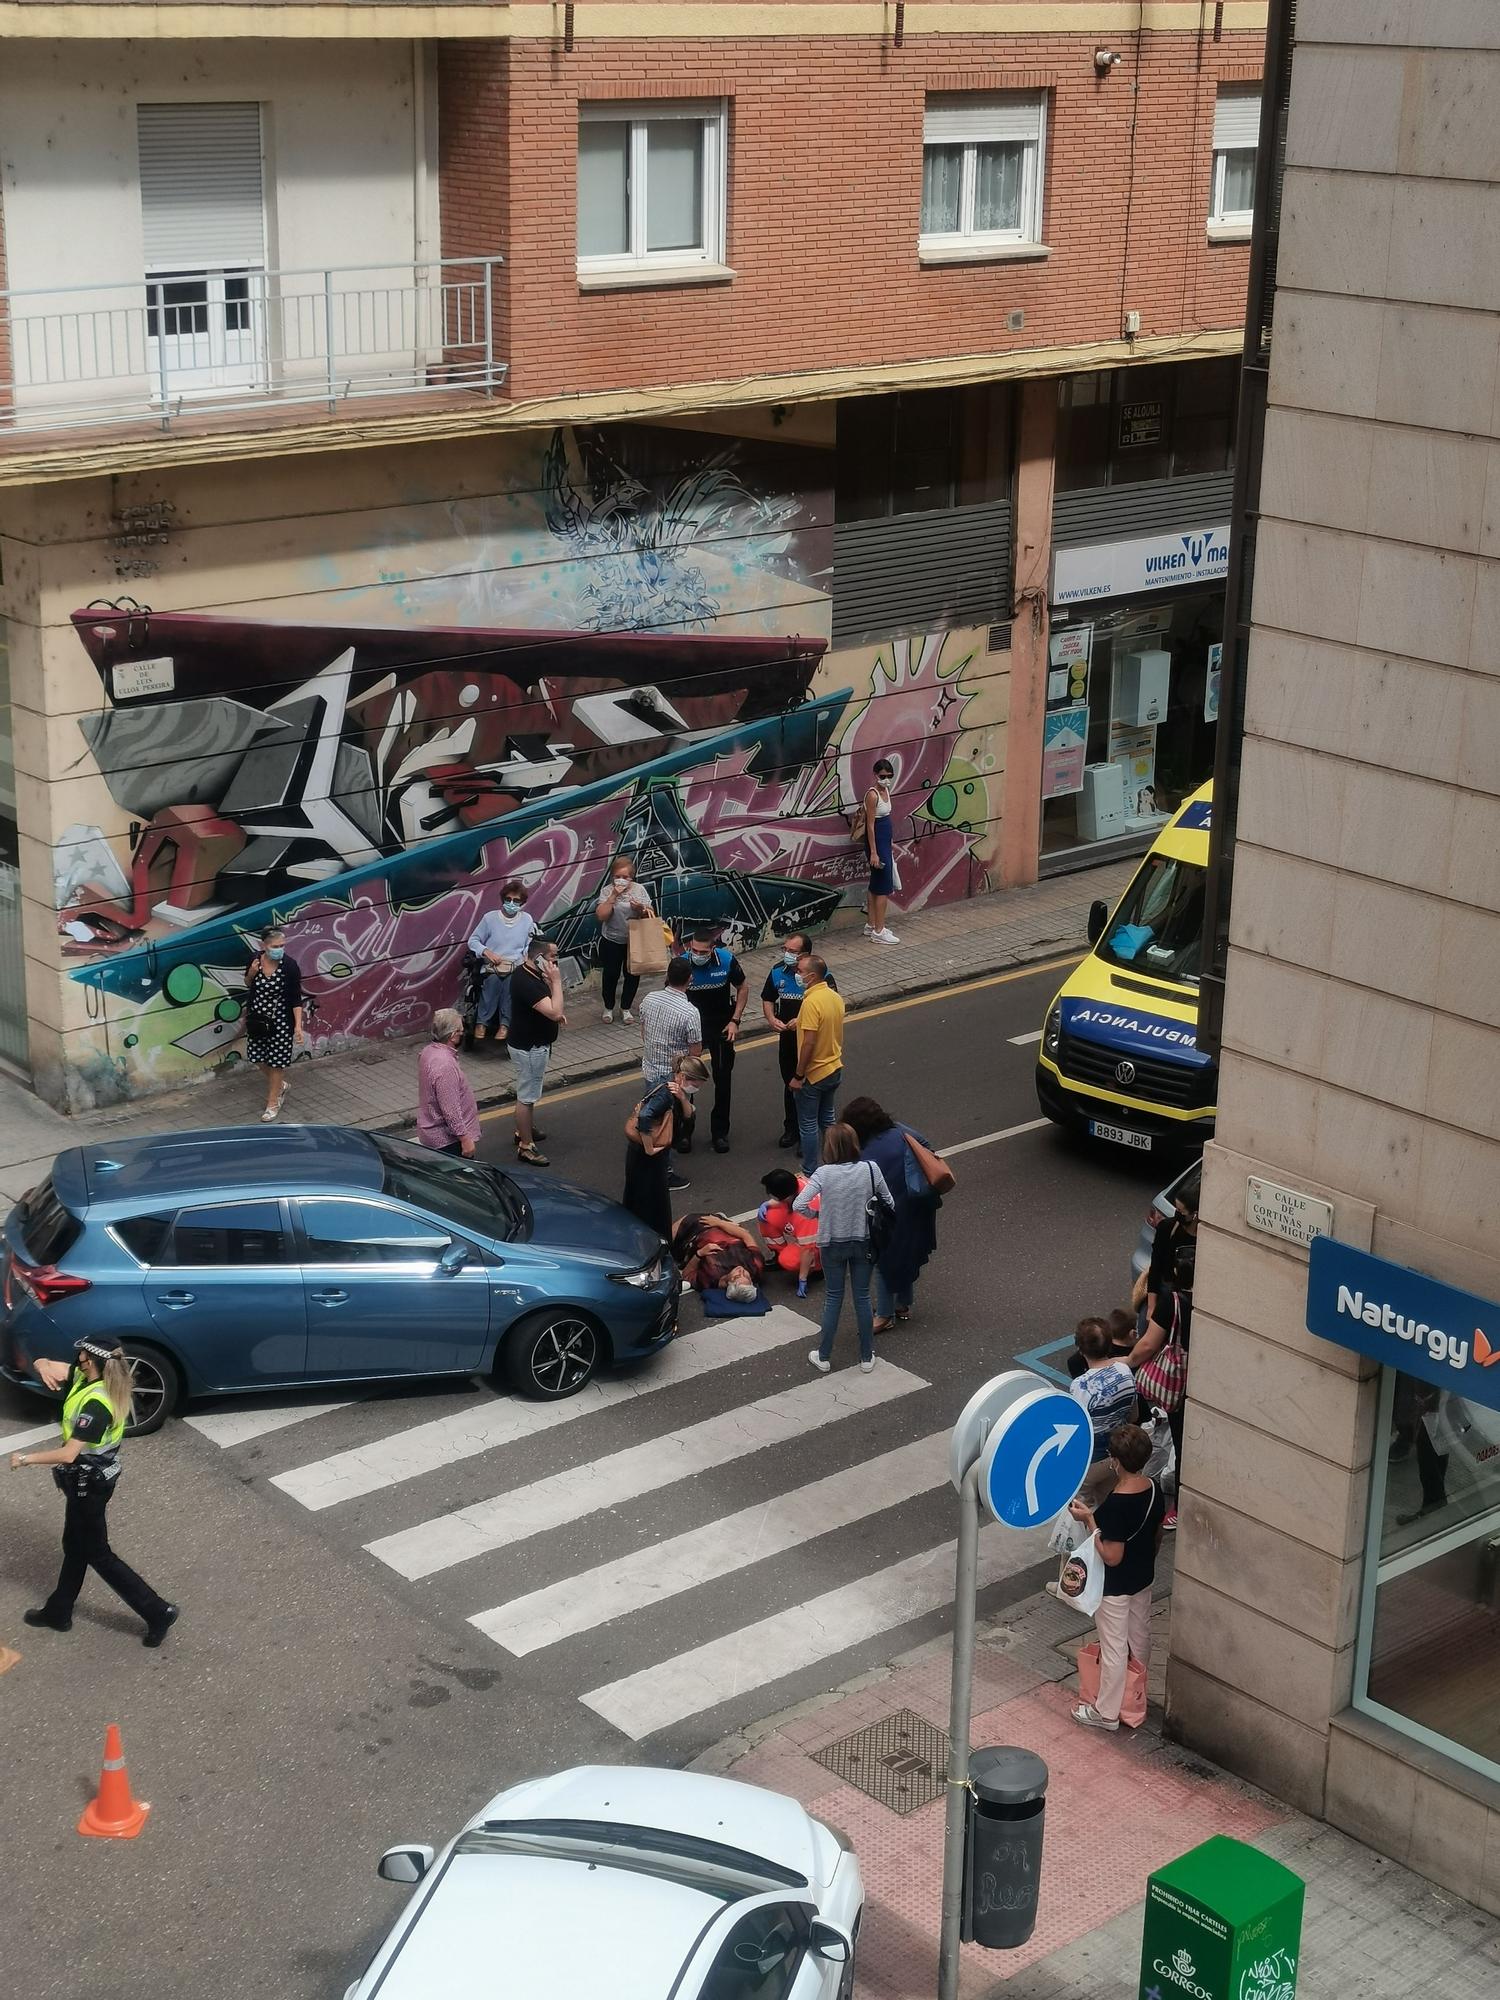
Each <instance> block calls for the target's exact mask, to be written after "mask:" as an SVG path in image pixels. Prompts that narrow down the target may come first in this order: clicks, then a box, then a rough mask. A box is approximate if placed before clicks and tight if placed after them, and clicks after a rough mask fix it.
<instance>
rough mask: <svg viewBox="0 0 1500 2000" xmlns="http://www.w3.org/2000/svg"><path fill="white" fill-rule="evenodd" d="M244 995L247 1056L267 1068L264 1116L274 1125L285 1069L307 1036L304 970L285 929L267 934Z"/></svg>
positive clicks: (265, 1122) (264, 1121)
mask: <svg viewBox="0 0 1500 2000" xmlns="http://www.w3.org/2000/svg"><path fill="white" fill-rule="evenodd" d="M245 995H246V1000H247V1003H248V1004H247V1007H246V1014H247V1017H248V1023H249V1035H248V1038H247V1040H246V1043H245V1060H246V1061H247V1062H253V1063H258V1064H259V1066H260V1067H261V1069H263V1070H264V1071H265V1076H266V1108H265V1110H264V1111H262V1113H261V1114H260V1120H261V1123H262V1124H263V1125H270V1124H272V1123H274V1121H275V1120H276V1119H277V1118H278V1117H279V1116H280V1114H281V1107H282V1104H283V1103H284V1101H285V1099H286V1093H287V1088H288V1086H287V1080H286V1073H287V1071H288V1070H289V1069H290V1068H291V1065H292V1056H293V1054H294V1052H295V1050H296V1048H297V1047H298V1046H299V1045H300V1044H301V1042H302V1040H303V1034H302V973H301V970H300V968H299V967H298V964H297V961H296V959H294V958H288V957H287V955H286V933H285V931H279V930H269V931H266V932H264V933H263V935H262V937H261V941H260V950H259V951H258V952H257V953H256V955H255V957H254V958H252V959H251V961H250V964H249V968H248V970H247V971H246V973H245Z"/></svg>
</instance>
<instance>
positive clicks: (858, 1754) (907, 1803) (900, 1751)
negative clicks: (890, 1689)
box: [813, 1708, 948, 1814]
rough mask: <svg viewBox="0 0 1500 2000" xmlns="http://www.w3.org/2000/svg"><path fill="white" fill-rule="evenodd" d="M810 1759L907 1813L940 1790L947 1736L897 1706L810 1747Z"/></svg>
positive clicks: (868, 1794)
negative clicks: (823, 1747) (816, 1747)
mask: <svg viewBox="0 0 1500 2000" xmlns="http://www.w3.org/2000/svg"><path fill="white" fill-rule="evenodd" d="M813 1762H814V1763H815V1764H821V1765H822V1766H823V1768H824V1770H825V1771H832V1773H833V1774H834V1776H835V1777H836V1778H842V1779H843V1780H844V1782H845V1784H849V1785H853V1786H854V1787H855V1789H856V1790H857V1791H861V1792H863V1793H865V1795H866V1796H867V1797H868V1798H872V1799H875V1800H876V1801H878V1803H879V1804H881V1805H883V1806H889V1807H890V1809H891V1811H892V1812H894V1813H903V1814H904V1813H911V1812H916V1811H917V1809H918V1807H920V1806H927V1805H931V1803H932V1801H933V1800H934V1799H935V1798H938V1797H939V1796H940V1795H941V1793H942V1791H943V1788H944V1783H945V1777H946V1772H947V1768H948V1738H947V1736H946V1735H945V1734H944V1732H943V1731H942V1730H941V1729H937V1728H935V1727H934V1726H933V1724H932V1723H930V1722H928V1721H926V1720H925V1719H924V1718H923V1717H922V1716H920V1715H916V1714H914V1713H913V1712H912V1710H911V1709H909V1708H902V1709H898V1710H897V1711H896V1713H895V1714H894V1715H885V1716H882V1717H881V1719H880V1721H879V1722H872V1723H870V1724H868V1725H867V1726H866V1727H865V1728H864V1729H856V1730H855V1732H854V1734H853V1735H852V1736H845V1737H841V1738H840V1740H839V1741H838V1742H837V1743H830V1744H829V1745H828V1747H827V1749H826V1750H819V1751H817V1752H815V1754H814V1756H813Z"/></svg>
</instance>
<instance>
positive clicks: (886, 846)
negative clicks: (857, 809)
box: [865, 757, 901, 944]
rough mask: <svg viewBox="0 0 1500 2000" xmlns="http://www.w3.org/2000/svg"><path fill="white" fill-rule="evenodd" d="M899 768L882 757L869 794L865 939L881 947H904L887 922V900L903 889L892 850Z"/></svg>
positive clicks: (866, 796) (866, 806)
mask: <svg viewBox="0 0 1500 2000" xmlns="http://www.w3.org/2000/svg"><path fill="white" fill-rule="evenodd" d="M895 775H896V773H895V767H894V766H893V765H892V764H891V762H890V760H889V758H886V757H882V758H881V760H880V762H879V763H878V764H877V765H876V766H875V782H874V784H873V785H871V787H870V789H869V790H868V791H867V792H866V793H865V844H866V846H867V847H868V848H869V850H870V890H869V894H868V896H867V897H866V898H865V919H866V921H865V936H866V937H867V938H873V939H874V940H875V942H876V943H877V944H900V942H901V940H900V938H898V937H897V935H896V933H895V932H894V931H893V930H892V929H891V927H890V926H889V924H887V922H886V920H885V908H886V901H887V898H888V897H889V896H890V893H891V891H892V890H893V889H899V888H900V886H901V881H900V877H899V876H898V875H897V873H896V858H895V854H894V852H893V848H892V838H891V836H892V826H893V822H892V819H891V780H892V779H893V778H894V777H895Z"/></svg>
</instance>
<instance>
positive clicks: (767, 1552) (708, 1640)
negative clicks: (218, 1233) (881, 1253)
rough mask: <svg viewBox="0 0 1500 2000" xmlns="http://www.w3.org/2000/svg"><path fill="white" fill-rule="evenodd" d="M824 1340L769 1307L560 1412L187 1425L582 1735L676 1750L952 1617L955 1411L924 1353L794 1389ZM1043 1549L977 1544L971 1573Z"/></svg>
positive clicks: (688, 1340)
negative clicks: (540, 1693) (576, 1719)
mask: <svg viewBox="0 0 1500 2000" xmlns="http://www.w3.org/2000/svg"><path fill="white" fill-rule="evenodd" d="M815 1331H816V1329H815V1328H814V1326H813V1324H812V1322H811V1321H810V1320H809V1319H807V1318H805V1317H803V1316H802V1315H801V1314H800V1313H796V1312H793V1311H791V1310H789V1309H788V1308H787V1307H786V1306H783V1305H777V1306H775V1307H773V1309H772V1311H771V1312H770V1313H768V1314H766V1315H765V1316H763V1317H762V1318H759V1319H745V1320H738V1321H735V1322H732V1323H730V1324H728V1325H725V1324H712V1323H710V1324H708V1325H705V1326H702V1327H700V1328H698V1329H696V1330H695V1331H692V1332H690V1333H687V1334H684V1335H683V1336H682V1337H681V1338H680V1339H679V1340H677V1341H675V1342H674V1343H673V1344H672V1346H671V1347H669V1348H668V1349H667V1350H666V1351H665V1352H664V1353H662V1354H661V1355H659V1356H657V1357H656V1358H655V1360H653V1361H652V1362H650V1363H648V1364H646V1365H645V1366H644V1367H641V1368H638V1369H635V1370H633V1371H630V1372H622V1373H620V1374H618V1375H606V1376H603V1377H601V1378H600V1379H599V1380H598V1381H596V1382H594V1383H591V1384H590V1385H589V1387H588V1388H587V1389H586V1390H585V1391H584V1392H583V1393H582V1394H580V1395H578V1396H575V1397H572V1398H569V1399H568V1400H566V1401H564V1402H560V1403H538V1402H527V1401H523V1400H521V1399H519V1398H517V1397H512V1396H508V1395H504V1394H499V1393H495V1392H492V1391H489V1390H485V1389H479V1388H471V1387H469V1386H467V1385H465V1386H463V1387H461V1388H453V1387H451V1386H450V1385H428V1386H426V1387H424V1388H414V1390H413V1391H412V1392H411V1393H409V1394H399V1395H391V1394H390V1393H389V1392H386V1393H376V1394H371V1395H369V1396H368V1397H365V1398H362V1399H360V1400H356V1401H352V1402H344V1403H326V1404H320V1403H311V1402H309V1403H297V1402H288V1403H285V1404H282V1405H278V1406H274V1407H263V1408H260V1409H257V1410H249V1409H247V1410H243V1411H240V1410H235V1409H233V1408H228V1409H225V1410H221V1411H212V1412H209V1413H207V1414H203V1415H197V1416H195V1417H193V1418H190V1419H189V1422H190V1424H191V1425H192V1427H193V1429H194V1430H195V1431H196V1432H197V1433H198V1434H199V1436H200V1437H202V1438H203V1439H205V1440H207V1441H209V1442H211V1443H212V1444H214V1445H216V1446H218V1447H219V1449H221V1450H223V1451H224V1452H226V1453H230V1454H234V1453H237V1452H245V1453H246V1454H247V1458H248V1460H249V1462H250V1463H251V1464H252V1465H253V1468H254V1473H255V1475H256V1476H263V1477H265V1478H266V1479H267V1481H268V1483H269V1485H270V1486H271V1487H272V1488H273V1489H274V1490H275V1492H276V1493H278V1494H279V1495H280V1496H282V1498H283V1499H284V1500H285V1501H287V1502H289V1503H292V1504H294V1505H295V1506H296V1507H298V1508H299V1509H301V1510H304V1511H305V1512H306V1513H307V1514H309V1515H311V1516H314V1517H316V1519H317V1521H318V1524H319V1530H320V1532H321V1533H323V1534H324V1535H326V1537H327V1538H328V1540H329V1541H330V1542H332V1543H334V1544H335V1545H336V1546H338V1547H339V1548H340V1549H341V1550H343V1551H344V1552H345V1553H346V1554H347V1556H348V1557H349V1559H350V1560H353V1561H359V1562H369V1561H371V1560H372V1559H373V1561H374V1563H375V1564H377V1565H379V1566H380V1569H381V1570H383V1571H384V1572H386V1573H389V1574H390V1575H392V1576H393V1577H398V1578H400V1579H402V1580H403V1582H404V1583H405V1584H406V1585H410V1586H413V1587H415V1588H417V1589H418V1590H420V1591H421V1592H424V1593H427V1594H428V1597H429V1602H430V1606H431V1609H432V1610H433V1612H434V1613H435V1614H436V1615H438V1616H440V1617H445V1618H453V1619H457V1620H462V1621H465V1623H466V1625H467V1627H468V1628H469V1629H471V1630H472V1631H473V1632H474V1633H476V1634H478V1635H482V1638H483V1639H484V1640H485V1641H488V1642H489V1643H490V1644H491V1645H492V1646H493V1647H494V1648H496V1650H497V1652H498V1653H499V1654H501V1655H503V1656H504V1657H506V1658H509V1659H511V1660H513V1661H514V1662H516V1663H517V1664H516V1667H515V1671H517V1672H521V1671H525V1669H523V1668H522V1667H521V1665H520V1663H521V1662H523V1661H528V1660H531V1661H534V1666H533V1667H532V1668H531V1669H530V1671H532V1672H534V1673H535V1674H536V1675H537V1676H538V1679H539V1684H540V1685H541V1686H542V1687H543V1688H544V1689H545V1690H546V1692H547V1693H548V1695H549V1696H551V1695H556V1696H557V1697H559V1698H561V1699H564V1700H569V1701H572V1702H576V1703H577V1704H579V1709H578V1711H577V1712H578V1713H579V1714H580V1716H582V1715H583V1714H584V1713H587V1714H588V1715H589V1716H590V1717H592V1718H594V1720H593V1722H592V1724H591V1726H592V1727H593V1728H594V1729H596V1730H597V1728H598V1727H599V1724H600V1722H603V1723H605V1724H608V1725H610V1726H611V1727H612V1728H614V1729H616V1730H619V1731H620V1732H621V1733H622V1734H623V1735H625V1736H626V1737H628V1738H630V1739H632V1740H634V1741H637V1742H640V1741H645V1740H646V1739H648V1738H654V1737H658V1736H661V1735H663V1733H667V1734H669V1735H670V1737H671V1747H672V1748H673V1749H677V1748H679V1747H680V1748H681V1749H684V1750H688V1749H690V1746H691V1745H692V1744H693V1743H695V1742H708V1741H712V1740H714V1738H715V1737H717V1736H718V1735H721V1734H723V1733H724V1732H725V1731H726V1730H729V1729H732V1728H735V1727H737V1726H741V1725H743V1724H745V1723H748V1722H750V1721H753V1720H755V1719H756V1718H757V1717H759V1716H760V1715H762V1714H765V1713H768V1712H770V1711H771V1710H773V1709H774V1708H776V1707H778V1706H781V1705H783V1704H784V1702H786V1701H788V1700H793V1699H797V1698H799V1697H800V1696H801V1695H802V1694H803V1693H805V1692H808V1691H809V1689H810V1687H819V1688H821V1687H826V1686H831V1685H834V1684H835V1683H836V1682H837V1681H838V1680H840V1679H843V1678H846V1677H847V1676H848V1675H849V1674H851V1673H854V1672H857V1671H859V1670H860V1669H861V1668H863V1667H866V1666H869V1665H871V1664H873V1663H875V1662H876V1661H878V1660H880V1659H883V1658H886V1657H888V1656H889V1655H890V1654H891V1653H892V1652H895V1651H898V1650H900V1647H901V1645H903V1644H908V1643H911V1640H912V1639H913V1638H914V1637H915V1636H918V1635H917V1634H916V1633H914V1632H913V1631H912V1628H913V1627H914V1626H919V1625H920V1624H921V1622H922V1621H924V1620H926V1621H929V1622H930V1623H931V1624H932V1625H934V1626H935V1624H936V1617H937V1614H941V1613H943V1612H945V1611H946V1610H947V1608H948V1606H949V1604H950V1602H951V1597H952V1589H953V1544H952V1541H951V1534H952V1529H953V1509H954V1501H953V1495H952V1491H951V1488H950V1487H949V1485H948V1463H947V1461H948V1441H949V1434H950V1426H951V1422H952V1416H953V1410H952V1409H951V1408H950V1407H949V1405H950V1403H952V1402H953V1401H954V1397H953V1395H952V1394H950V1393H948V1392H947V1391H945V1390H943V1389H940V1388H938V1387H936V1386H934V1384H933V1383H931V1382H930V1381H929V1380H928V1379H927V1378H926V1376H925V1375H924V1374H923V1373H921V1372H919V1371H920V1369H921V1359H920V1357H921V1354H922V1343H921V1338H920V1336H907V1337H905V1338H901V1337H899V1336H897V1337H892V1338H890V1339H889V1340H888V1342H887V1344H886V1349H885V1352H884V1354H883V1356H882V1359H881V1360H880V1362H879V1364H878V1365H877V1366H876V1367H875V1368H874V1369H873V1370H872V1371H871V1372H870V1373H869V1374H865V1373H863V1372H862V1371H860V1370H859V1369H857V1368H855V1367H854V1366H853V1358H854V1357H853V1353H852V1343H851V1349H850V1351H846V1352H844V1353H841V1354H839V1355H838V1357H837V1361H838V1363H839V1365H837V1366H836V1368H835V1372H834V1374H833V1375H832V1376H829V1377H823V1376H814V1375H811V1374H810V1372H809V1370H808V1367H807V1359H806V1356H807V1349H808V1347H809V1346H810V1345H811V1343H812V1340H813V1338H814V1336H815ZM958 1400H959V1401H960V1402H961V1400H962V1397H959V1398H958ZM320 1446H321V1447H322V1449H321V1450H319V1447H320ZM1045 1553H1046V1552H1045V1537H1044V1535H1041V1534H1036V1535H1015V1534H1009V1533H1006V1532H1005V1531H1003V1530H1000V1529H990V1530H988V1531H986V1534H985V1537H984V1539H983V1542H982V1565H983V1580H984V1582H985V1583H987V1584H1001V1583H1004V1582H1005V1581H1006V1579H1008V1578H1013V1577H1020V1576H1021V1575H1022V1573H1023V1572H1025V1571H1027V1570H1028V1569H1030V1568H1032V1566H1033V1565H1036V1564H1038V1563H1040V1562H1042V1561H1043V1560H1045Z"/></svg>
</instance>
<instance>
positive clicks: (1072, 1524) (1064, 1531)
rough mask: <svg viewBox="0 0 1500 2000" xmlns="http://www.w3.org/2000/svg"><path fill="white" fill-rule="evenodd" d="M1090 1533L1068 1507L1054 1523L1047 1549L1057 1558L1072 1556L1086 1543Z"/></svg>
mask: <svg viewBox="0 0 1500 2000" xmlns="http://www.w3.org/2000/svg"><path fill="white" fill-rule="evenodd" d="M1088 1538H1089V1531H1088V1529H1087V1528H1086V1527H1085V1526H1084V1524H1083V1522H1082V1521H1080V1520H1079V1519H1078V1518H1077V1516H1076V1515H1074V1514H1071V1513H1069V1511H1068V1509H1067V1508H1066V1507H1064V1508H1063V1510H1062V1512H1061V1513H1060V1514H1059V1515H1057V1517H1056V1518H1055V1519H1054V1521H1053V1523H1052V1532H1051V1534H1050V1535H1048V1537H1047V1547H1048V1548H1049V1549H1050V1550H1051V1551H1052V1553H1053V1555H1055V1556H1070V1555H1072V1553H1073V1551H1074V1549H1076V1548H1077V1547H1078V1544H1079V1543H1080V1542H1086V1541H1087V1540H1088Z"/></svg>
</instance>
